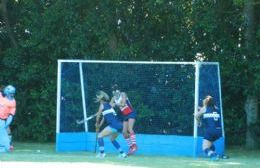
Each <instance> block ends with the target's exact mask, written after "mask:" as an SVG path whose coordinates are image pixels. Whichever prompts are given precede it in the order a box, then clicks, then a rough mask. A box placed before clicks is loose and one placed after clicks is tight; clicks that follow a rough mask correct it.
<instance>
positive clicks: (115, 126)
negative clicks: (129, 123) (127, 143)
mask: <svg viewBox="0 0 260 168" xmlns="http://www.w3.org/2000/svg"><path fill="white" fill-rule="evenodd" d="M108 126H109V127H110V128H112V129H113V130H116V131H115V132H121V131H122V129H123V124H122V123H121V122H119V121H118V122H113V123H109V124H108Z"/></svg>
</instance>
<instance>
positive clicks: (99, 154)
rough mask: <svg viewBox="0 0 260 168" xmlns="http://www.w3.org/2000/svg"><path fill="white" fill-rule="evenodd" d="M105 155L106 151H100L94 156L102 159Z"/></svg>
mask: <svg viewBox="0 0 260 168" xmlns="http://www.w3.org/2000/svg"><path fill="white" fill-rule="evenodd" d="M105 157H106V153H100V152H99V153H98V154H97V156H96V158H101V159H103V158H105Z"/></svg>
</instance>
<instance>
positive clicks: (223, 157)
mask: <svg viewBox="0 0 260 168" xmlns="http://www.w3.org/2000/svg"><path fill="white" fill-rule="evenodd" d="M221 159H229V156H227V155H222V156H221Z"/></svg>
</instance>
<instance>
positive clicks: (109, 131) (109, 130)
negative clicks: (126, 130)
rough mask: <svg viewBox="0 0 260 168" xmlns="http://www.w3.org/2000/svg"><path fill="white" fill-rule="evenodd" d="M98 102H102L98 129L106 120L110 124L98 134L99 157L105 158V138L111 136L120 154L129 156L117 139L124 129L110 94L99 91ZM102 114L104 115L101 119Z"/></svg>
mask: <svg viewBox="0 0 260 168" xmlns="http://www.w3.org/2000/svg"><path fill="white" fill-rule="evenodd" d="M96 102H99V103H100V104H99V109H98V112H97V118H96V129H97V130H99V128H100V127H101V126H102V125H103V123H104V121H106V123H107V124H108V126H106V127H105V128H104V129H103V130H102V131H101V132H100V133H99V134H98V145H99V154H98V155H97V157H99V158H104V157H105V156H106V154H105V149H104V140H103V138H104V137H107V136H110V140H111V143H112V144H113V145H114V147H115V148H116V149H117V150H118V151H119V153H120V155H119V156H120V157H123V158H125V157H126V156H127V155H126V153H125V152H123V150H122V149H121V147H120V145H119V143H118V142H117V141H116V138H117V137H118V134H119V132H121V131H122V129H123V125H122V123H121V122H120V121H119V119H118V118H117V115H116V112H115V110H114V109H113V107H112V106H111V105H110V103H109V96H108V95H107V94H106V93H105V92H104V91H99V92H98V93H97V95H96ZM101 115H102V116H103V117H102V119H101V121H100V117H101Z"/></svg>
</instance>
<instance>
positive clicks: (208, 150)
mask: <svg viewBox="0 0 260 168" xmlns="http://www.w3.org/2000/svg"><path fill="white" fill-rule="evenodd" d="M212 145H214V144H213V141H210V140H207V139H203V142H202V149H203V151H204V152H205V154H206V156H207V157H210V158H211V159H212V160H218V157H217V154H216V152H215V148H214V147H212Z"/></svg>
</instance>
